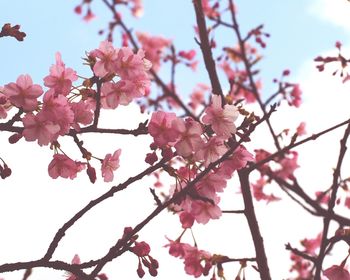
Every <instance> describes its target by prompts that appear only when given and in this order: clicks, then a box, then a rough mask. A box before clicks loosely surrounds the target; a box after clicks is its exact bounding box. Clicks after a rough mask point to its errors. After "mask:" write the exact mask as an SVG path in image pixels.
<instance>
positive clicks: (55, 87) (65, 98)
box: [0, 41, 151, 183]
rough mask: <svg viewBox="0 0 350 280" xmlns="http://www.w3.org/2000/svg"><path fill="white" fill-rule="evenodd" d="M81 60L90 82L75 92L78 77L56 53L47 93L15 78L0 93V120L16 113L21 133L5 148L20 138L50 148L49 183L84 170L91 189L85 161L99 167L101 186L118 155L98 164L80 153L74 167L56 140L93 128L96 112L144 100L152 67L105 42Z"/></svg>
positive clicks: (93, 176)
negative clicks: (86, 63) (88, 68)
mask: <svg viewBox="0 0 350 280" xmlns="http://www.w3.org/2000/svg"><path fill="white" fill-rule="evenodd" d="M86 60H87V61H88V63H89V65H90V67H91V68H92V70H93V77H92V78H89V79H84V81H83V83H82V84H81V85H78V86H75V85H73V84H74V83H75V82H77V80H78V74H77V73H76V71H74V70H73V69H72V68H69V67H66V65H65V64H64V62H63V61H62V58H61V55H60V53H57V54H56V63H55V64H54V65H52V66H51V68H50V73H49V75H48V76H46V77H45V78H44V79H43V80H44V86H45V87H46V89H44V88H43V87H42V86H41V85H39V84H35V83H33V80H32V78H31V77H30V76H29V75H20V76H19V77H18V78H17V80H16V82H12V83H8V84H6V85H4V86H3V87H1V88H0V118H3V119H4V118H7V117H8V116H9V111H10V110H11V109H13V108H18V110H19V111H18V114H19V115H20V116H21V117H20V118H19V119H14V120H15V121H19V122H21V123H22V125H23V129H22V130H21V132H18V133H16V134H14V135H12V136H11V137H10V139H9V141H10V143H15V142H17V141H18V140H19V139H20V138H22V137H23V138H24V139H25V140H26V141H37V143H38V144H39V145H40V146H47V145H49V144H50V145H51V147H53V148H54V151H55V154H54V155H53V159H52V161H51V162H50V164H49V167H48V172H49V175H50V176H51V177H52V178H54V179H56V178H58V177H63V178H70V179H73V178H75V177H76V175H77V173H78V172H80V171H82V170H83V169H85V168H87V175H88V176H89V179H90V181H91V182H93V183H94V182H95V180H96V171H95V169H94V168H93V167H92V166H91V164H90V160H91V159H92V158H95V159H98V160H99V161H100V163H101V173H102V177H103V178H104V181H105V182H110V181H112V180H113V172H114V171H115V170H116V169H117V168H118V167H119V156H120V153H121V150H120V149H118V150H116V151H115V152H114V154H113V155H112V154H107V155H106V156H105V157H104V158H103V159H100V158H97V157H93V156H92V154H91V153H90V152H88V151H87V150H86V149H85V148H83V147H81V151H82V157H83V158H84V159H85V160H86V162H81V161H74V160H72V159H71V158H70V157H69V156H68V155H66V153H64V152H63V150H62V149H61V146H60V144H59V137H62V136H65V135H70V136H74V135H76V134H77V133H80V132H81V129H82V127H85V128H88V127H89V126H90V127H96V124H97V119H96V118H98V116H97V114H98V113H99V110H100V109H115V108H116V107H118V106H119V105H127V104H129V103H130V102H132V101H133V100H134V99H135V98H138V97H142V96H144V95H145V94H146V92H147V91H148V89H149V86H150V78H149V76H148V74H147V71H148V70H149V69H150V68H151V63H150V62H149V61H148V60H146V59H145V58H144V52H143V51H142V50H139V51H138V52H137V53H134V52H133V51H132V50H131V49H130V48H128V47H123V48H120V49H117V48H114V47H113V45H112V43H111V42H108V41H103V42H102V43H101V44H100V46H99V48H98V49H95V50H92V51H91V52H90V53H89V54H88V57H87V59H86ZM97 102H99V103H97ZM22 115H23V116H22ZM15 117H16V115H15V116H14V117H13V118H15ZM3 169H4V170H3V171H2V172H1V174H2V177H7V176H8V173H9V172H7V170H10V169H9V168H8V167H7V166H6V165H5V168H3Z"/></svg>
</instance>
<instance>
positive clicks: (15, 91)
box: [4, 75, 43, 112]
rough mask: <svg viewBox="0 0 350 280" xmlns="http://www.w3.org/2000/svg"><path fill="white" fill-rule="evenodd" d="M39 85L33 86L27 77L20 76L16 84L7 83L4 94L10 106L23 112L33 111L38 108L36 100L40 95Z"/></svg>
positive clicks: (41, 91)
mask: <svg viewBox="0 0 350 280" xmlns="http://www.w3.org/2000/svg"><path fill="white" fill-rule="evenodd" d="M42 93H43V90H42V88H41V86H40V85H35V84H33V80H32V78H31V77H30V76H29V75H20V76H19V77H18V78H17V80H16V83H9V84H7V85H5V87H4V94H5V96H6V97H7V98H8V99H9V100H10V102H11V104H13V105H14V106H16V107H18V108H22V109H23V110H24V111H26V112H29V111H33V110H35V109H36V108H37V107H38V101H37V98H38V97H39V96H40V95H42Z"/></svg>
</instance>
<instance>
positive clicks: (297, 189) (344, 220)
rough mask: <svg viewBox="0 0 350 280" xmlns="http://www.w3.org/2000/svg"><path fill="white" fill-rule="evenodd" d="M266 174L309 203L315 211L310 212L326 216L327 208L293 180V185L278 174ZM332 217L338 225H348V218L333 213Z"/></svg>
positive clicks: (349, 223)
mask: <svg viewBox="0 0 350 280" xmlns="http://www.w3.org/2000/svg"><path fill="white" fill-rule="evenodd" d="M266 175H268V176H269V178H270V179H272V180H274V181H275V182H276V183H277V184H279V185H280V186H283V187H284V188H286V189H288V190H290V191H292V192H294V193H295V194H297V195H298V196H299V197H300V198H301V199H303V200H304V201H305V202H306V203H307V204H308V205H310V206H311V207H312V208H313V209H314V210H315V212H312V213H311V212H310V213H311V214H313V215H315V216H321V217H326V216H327V210H326V209H324V208H322V207H321V206H320V205H319V203H318V201H316V200H314V199H312V198H311V197H310V196H309V195H308V194H306V193H305V192H304V190H303V189H302V188H301V187H300V186H299V185H297V184H296V183H295V182H294V185H292V184H290V183H288V182H287V181H286V180H284V179H281V178H279V177H278V176H276V175H274V174H273V173H267V174H266ZM332 219H333V220H334V221H336V222H338V223H339V224H340V225H348V226H350V219H348V218H346V217H343V216H340V215H338V214H335V213H333V215H332Z"/></svg>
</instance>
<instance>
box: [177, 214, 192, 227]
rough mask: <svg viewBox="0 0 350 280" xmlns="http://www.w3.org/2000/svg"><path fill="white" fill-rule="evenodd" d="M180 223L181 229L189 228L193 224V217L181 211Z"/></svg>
mask: <svg viewBox="0 0 350 280" xmlns="http://www.w3.org/2000/svg"><path fill="white" fill-rule="evenodd" d="M180 222H181V224H182V227H183V228H191V227H192V226H193V223H194V217H193V216H192V214H190V213H187V212H185V211H182V212H181V214H180Z"/></svg>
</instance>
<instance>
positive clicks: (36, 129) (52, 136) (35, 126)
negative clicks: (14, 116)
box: [22, 113, 60, 146]
mask: <svg viewBox="0 0 350 280" xmlns="http://www.w3.org/2000/svg"><path fill="white" fill-rule="evenodd" d="M22 122H23V127H24V130H23V132H22V135H23V136H24V138H25V139H26V140H27V141H35V140H38V144H39V145H40V146H43V145H48V144H49V143H50V142H52V141H54V140H56V139H57V136H58V132H59V131H60V126H59V125H58V124H55V123H53V122H52V121H48V120H47V119H46V118H45V116H44V115H43V114H40V113H39V114H37V115H34V114H32V113H28V114H26V115H25V116H24V117H23V119H22Z"/></svg>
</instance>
